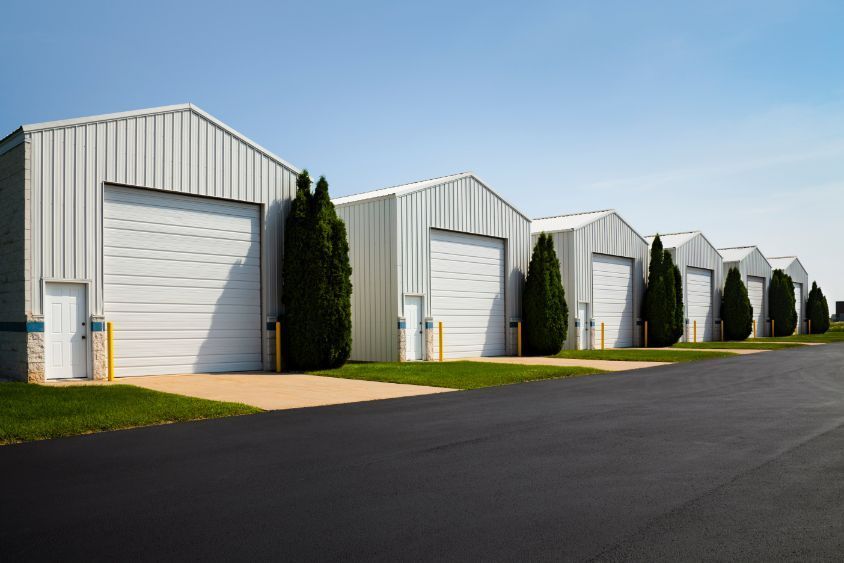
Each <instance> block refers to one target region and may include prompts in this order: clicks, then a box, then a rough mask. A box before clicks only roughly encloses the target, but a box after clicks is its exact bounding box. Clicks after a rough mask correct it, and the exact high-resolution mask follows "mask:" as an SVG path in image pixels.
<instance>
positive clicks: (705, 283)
mask: <svg viewBox="0 0 844 563" xmlns="http://www.w3.org/2000/svg"><path fill="white" fill-rule="evenodd" d="M712 316H713V312H712V270H704V269H703V268H692V267H691V266H689V267H688V268H687V269H686V317H687V318H688V319H689V327H688V337H687V339H688V340H689V341H692V340H694V339H695V326H697V341H698V342H709V341H710V340H712V329H713V326H714V325H713V318H712ZM695 323H697V325H695Z"/></svg>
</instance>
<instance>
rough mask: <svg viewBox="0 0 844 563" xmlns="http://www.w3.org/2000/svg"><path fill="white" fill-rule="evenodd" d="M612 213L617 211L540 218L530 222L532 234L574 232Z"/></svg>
mask: <svg viewBox="0 0 844 563" xmlns="http://www.w3.org/2000/svg"><path fill="white" fill-rule="evenodd" d="M611 213H615V210H614V209H603V210H601V211H584V212H582V213H570V214H568V215H556V216H554V217H540V218H538V219H534V220H532V221H531V222H530V232H531V234H536V233H554V232H559V231H572V230H574V229H579V228H581V227H585V226H586V225H588V224H590V223H594V222H595V221H597V220H598V219H602V218H604V217H606V216H607V215H610V214H611Z"/></svg>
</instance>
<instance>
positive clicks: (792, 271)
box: [771, 260, 811, 334]
mask: <svg viewBox="0 0 844 563" xmlns="http://www.w3.org/2000/svg"><path fill="white" fill-rule="evenodd" d="M771 273H772V274H773V271H772V272H771ZM785 273H786V274H788V275H789V276H791V281H793V282H794V283H799V284H803V303H801V304H800V318H801V319H806V299H807V298H808V297H809V290H810V289H811V287H810V286H809V273H808V272H807V271H806V270H804V269H803V266H801V265H800V262H798V261H797V260H794V261H793V262H791V264H789V266H788V268H785ZM804 332H806V327H803V326H801V327H800V333H801V334H802V333H804Z"/></svg>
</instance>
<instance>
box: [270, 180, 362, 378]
mask: <svg viewBox="0 0 844 563" xmlns="http://www.w3.org/2000/svg"><path fill="white" fill-rule="evenodd" d="M284 241H285V251H284V263H283V265H282V282H283V283H282V304H283V305H284V318H283V322H282V336H283V341H284V354H283V359H284V360H285V363H286V364H287V365H288V366H290V367H292V368H295V369H322V368H331V367H338V366H340V365H342V364H343V363H344V362H345V361H346V360H347V359H348V357H349V354H350V353H351V292H352V286H351V266H350V264H349V245H348V241H347V240H346V228H345V225H344V224H343V222H342V220H341V219H340V218H339V217H337V213H336V212H335V210H334V205H333V204H332V203H331V198H330V196H329V194H328V182H327V181H326V180H325V178H324V177H321V178H320V179H319V182H317V186H316V190H314V191H313V192H311V178H310V176H309V175H308V171H307V170H304V171H303V172H302V173H301V174H300V175H299V178H298V179H297V181H296V197H295V199H294V200H293V204H292V207H291V210H290V215H289V216H288V218H287V223H286V225H285V229H284Z"/></svg>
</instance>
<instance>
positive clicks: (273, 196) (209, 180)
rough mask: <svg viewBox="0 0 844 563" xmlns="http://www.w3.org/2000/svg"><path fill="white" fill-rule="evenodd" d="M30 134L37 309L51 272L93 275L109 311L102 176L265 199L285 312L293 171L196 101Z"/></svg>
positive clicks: (273, 278)
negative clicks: (283, 269) (283, 282)
mask: <svg viewBox="0 0 844 563" xmlns="http://www.w3.org/2000/svg"><path fill="white" fill-rule="evenodd" d="M27 142H28V143H29V144H30V147H31V167H32V173H31V181H30V188H31V198H32V205H31V210H32V211H31V227H32V271H31V277H30V285H31V291H32V311H31V312H32V313H34V314H42V297H41V281H42V279H68V280H70V279H88V280H92V281H93V282H94V283H92V285H91V292H92V294H91V296H90V301H91V307H92V313H93V314H102V311H103V295H102V283H103V282H102V259H103V258H102V196H103V184H104V183H115V184H126V185H132V186H139V187H146V188H154V189H160V190H166V191H172V192H178V193H184V194H195V195H202V196H210V197H218V198H225V199H232V200H236V201H244V202H251V203H260V204H264V207H263V211H264V217H263V225H262V227H263V248H262V252H263V260H262V263H263V268H264V269H263V282H264V283H263V293H264V295H263V301H264V313H265V315H269V316H276V314H277V311H278V302H279V299H278V297H279V283H278V281H277V280H279V279H280V278H279V276H280V271H279V266H280V264H281V255H282V251H283V244H282V237H283V233H284V224H283V223H284V218H285V217H286V216H287V212H288V210H289V205H290V200H291V198H292V197H293V195H294V193H295V189H296V186H295V184H296V173H295V172H294V171H293V170H291V169H290V168H288V167H286V166H284V165H283V164H282V163H280V162H279V161H277V160H275V159H273V158H271V157H270V156H269V155H267V154H266V153H264V152H262V151H260V150H258V149H257V148H255V147H254V146H253V145H251V144H247V143H246V142H244V141H243V140H241V139H240V138H238V137H237V136H235V135H233V134H232V133H231V132H229V131H227V130H226V129H223V128H222V127H220V126H218V125H217V124H216V123H214V122H213V121H210V120H208V119H206V118H205V117H203V116H202V115H200V114H198V113H197V112H194V111H192V110H190V109H179V110H174V111H162V112H160V113H151V114H146V115H134V116H129V117H122V118H115V119H104V120H101V121H96V122H90V123H83V124H78V125H71V126H66V127H54V128H48V129H44V130H34V131H31V132H29V133H27Z"/></svg>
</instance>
